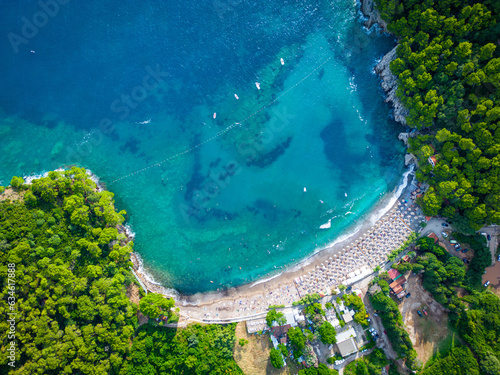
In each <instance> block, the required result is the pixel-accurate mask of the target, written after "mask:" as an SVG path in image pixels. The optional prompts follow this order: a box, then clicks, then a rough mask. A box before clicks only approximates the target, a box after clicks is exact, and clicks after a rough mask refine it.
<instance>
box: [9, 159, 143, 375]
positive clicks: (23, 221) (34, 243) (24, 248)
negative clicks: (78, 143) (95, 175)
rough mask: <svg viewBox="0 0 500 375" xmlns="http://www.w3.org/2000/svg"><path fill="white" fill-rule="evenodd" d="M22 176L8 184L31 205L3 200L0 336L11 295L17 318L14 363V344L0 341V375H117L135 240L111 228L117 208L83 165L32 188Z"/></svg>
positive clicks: (125, 345)
mask: <svg viewBox="0 0 500 375" xmlns="http://www.w3.org/2000/svg"><path fill="white" fill-rule="evenodd" d="M21 180H22V179H16V178H13V182H14V185H15V186H16V189H18V192H19V193H20V194H24V195H25V196H27V197H30V200H29V201H23V200H17V201H14V202H10V201H8V200H3V201H2V202H0V258H1V261H0V262H1V263H2V264H3V265H7V264H9V263H10V264H12V265H13V268H12V269H14V270H15V271H13V272H7V268H6V267H2V269H1V270H0V278H1V285H2V292H1V293H2V295H1V298H0V314H1V315H2V320H1V322H0V327H1V328H0V331H2V332H6V331H7V329H8V323H7V319H8V316H7V313H8V312H11V311H12V310H9V304H8V301H9V300H8V297H9V296H10V297H15V304H14V308H15V312H16V313H17V315H16V343H17V344H16V346H17V350H16V360H15V363H16V366H15V368H12V367H9V365H8V362H9V360H8V358H7V355H6V348H7V345H8V343H9V342H10V341H11V340H9V339H8V336H7V335H1V340H2V346H1V351H2V356H1V359H0V372H2V373H6V372H7V371H8V369H10V373H11V374H43V373H54V374H55V373H57V374H76V373H81V374H95V373H118V372H119V370H120V368H121V366H122V363H123V360H124V358H125V357H126V356H127V355H128V354H129V350H130V347H129V343H130V337H131V335H132V333H133V331H134V329H135V327H136V325H137V318H136V311H137V307H136V306H134V305H132V304H131V303H130V301H129V299H128V298H127V296H126V290H125V286H126V285H129V284H130V283H131V282H132V281H133V277H132V275H131V273H130V271H129V268H130V262H129V256H130V252H131V249H132V243H127V242H126V241H125V239H126V238H125V236H123V235H119V234H118V231H117V230H116V228H115V226H116V224H117V222H123V214H124V212H122V213H117V212H116V211H115V208H114V204H113V199H112V196H113V195H112V194H111V193H109V192H98V191H97V190H96V186H95V183H94V182H92V180H90V179H89V178H88V175H87V174H86V173H85V170H83V169H78V168H72V169H71V170H69V171H65V172H51V173H49V176H48V177H45V178H41V179H38V180H35V181H34V182H33V183H32V184H31V185H24V181H21ZM49 189H50V191H49ZM103 197H107V198H106V199H105V200H103ZM77 211H79V212H85V214H83V215H80V216H79V215H74V213H75V212H77ZM97 211H99V212H101V211H105V212H109V213H112V214H110V215H108V217H101V216H99V215H98V214H97V213H96V212H97ZM76 216H78V220H77V219H75V217H76ZM108 218H112V219H113V220H111V221H108V220H107V219H108ZM8 279H11V280H15V287H14V290H12V289H10V288H9V282H8V281H9V280H8ZM9 292H11V294H9Z"/></svg>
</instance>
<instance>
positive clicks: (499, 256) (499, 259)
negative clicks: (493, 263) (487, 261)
mask: <svg viewBox="0 0 500 375" xmlns="http://www.w3.org/2000/svg"><path fill="white" fill-rule="evenodd" d="M497 262H500V254H498V259H497Z"/></svg>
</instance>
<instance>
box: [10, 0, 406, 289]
mask: <svg viewBox="0 0 500 375" xmlns="http://www.w3.org/2000/svg"><path fill="white" fill-rule="evenodd" d="M0 8H2V9H1V10H2V11H1V12H0V31H1V35H9V33H11V32H12V33H15V34H17V35H19V36H22V35H23V34H22V31H23V23H24V21H23V18H22V17H26V19H27V20H31V21H33V17H35V18H36V17H38V18H39V19H38V22H39V21H40V20H43V19H42V18H40V17H42V16H40V14H39V13H37V12H43V10H42V9H41V8H40V5H38V4H37V3H36V2H32V1H19V2H15V4H14V2H9V3H8V4H5V3H0ZM53 13H56V14H54V17H50V16H49V17H47V24H46V25H45V26H41V27H38V28H37V29H38V30H37V32H36V33H35V34H36V35H33V36H30V38H25V40H24V41H25V42H26V43H24V41H23V43H20V44H18V45H17V44H16V43H10V41H9V38H8V37H6V38H3V39H2V40H1V41H0V54H1V56H3V58H2V59H0V75H1V77H0V107H1V113H0V180H1V181H3V183H4V184H6V183H8V181H9V180H10V178H11V177H12V176H13V175H29V174H33V173H40V172H42V171H44V170H50V169H54V168H57V167H60V166H64V165H70V164H78V165H82V166H85V167H87V168H89V169H91V170H92V171H93V172H94V173H96V174H97V175H98V176H100V178H101V179H102V181H103V182H104V183H106V184H107V186H108V188H109V189H111V190H112V191H114V192H115V193H116V199H117V202H118V206H119V207H120V208H124V209H126V210H127V212H128V213H129V217H128V220H129V223H130V224H131V227H132V228H133V230H134V231H135V233H136V240H135V243H136V246H135V248H136V250H137V251H138V252H139V254H141V256H142V258H143V259H144V263H145V265H146V266H147V267H148V268H149V269H150V272H151V274H152V275H153V276H154V278H155V279H156V280H157V281H159V282H162V283H164V284H165V285H167V286H169V287H175V288H176V289H178V290H179V291H182V292H184V293H194V292H199V291H207V290H214V289H217V288H226V287H230V286H236V285H240V284H242V283H246V282H250V281H252V280H255V279H257V278H259V277H264V276H265V277H268V274H270V273H271V274H272V273H273V272H276V271H279V270H282V269H284V266H285V265H287V266H288V265H290V264H292V263H294V262H297V261H299V260H300V259H302V258H304V257H306V256H307V255H309V254H311V253H312V252H314V250H315V249H317V248H319V247H322V246H324V245H325V244H326V243H329V242H331V241H333V240H334V239H335V238H336V237H338V236H339V234H340V233H341V232H342V231H344V230H346V228H348V227H349V226H350V225H351V224H353V222H354V220H358V219H360V218H361V217H362V216H363V215H365V214H366V213H367V212H368V211H369V209H370V208H371V207H373V205H374V204H375V203H376V202H377V200H378V199H379V198H380V195H381V194H384V193H386V192H387V191H389V190H392V189H393V188H394V186H395V185H396V183H397V182H398V180H399V178H400V176H401V173H402V157H401V156H402V152H403V149H402V147H401V145H400V144H399V143H398V141H397V138H396V134H397V132H398V128H397V126H396V125H395V124H394V122H393V121H392V120H391V119H390V114H389V107H388V106H387V105H386V104H384V103H383V97H382V93H381V91H380V89H379V85H378V79H377V77H376V76H375V75H374V74H373V72H372V70H373V66H374V64H375V62H376V60H377V59H379V58H380V57H382V56H383V54H385V53H386V52H388V51H389V50H390V49H391V48H392V47H393V46H394V45H395V42H394V40H393V39H392V38H390V37H388V36H384V35H377V33H376V32H374V31H371V32H367V31H366V30H363V28H362V26H361V23H360V21H359V12H358V7H357V5H356V4H355V3H353V2H352V1H344V0H342V1H288V2H282V1H269V2H266V3H262V2H254V1H242V0H232V1H228V2H224V1H219V0H216V1H215V2H206V3H201V4H200V2H195V1H184V2H182V4H181V3H179V4H177V3H175V2H173V1H164V2H153V1H144V2H141V3H140V4H139V3H134V4H129V3H123V2H118V1H108V2H104V3H103V2H96V1H88V2H85V3H84V4H81V3H76V2H70V3H68V4H66V5H60V6H59V9H58V10H57V12H55V11H53ZM37 14H38V15H37ZM39 24H40V22H39ZM24 31H26V30H24ZM32 31H33V30H32ZM11 40H12V34H11ZM15 40H16V41H19V39H15ZM13 47H17V48H18V51H17V53H16V51H15V49H16V48H13ZM281 59H283V63H284V64H282V61H281ZM256 83H259V86H260V90H259V89H257V85H256ZM235 94H236V95H237V96H238V99H237V98H236V96H235ZM214 113H216V116H215V119H214ZM330 219H331V227H330V228H328V229H320V226H321V225H322V224H325V223H327V222H328V220H330Z"/></svg>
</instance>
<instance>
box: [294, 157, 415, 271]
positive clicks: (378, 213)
mask: <svg viewBox="0 0 500 375" xmlns="http://www.w3.org/2000/svg"><path fill="white" fill-rule="evenodd" d="M414 170H415V166H414V165H413V164H412V165H410V168H409V169H408V170H407V171H406V172H404V173H403V175H402V176H401V183H400V184H399V185H398V186H397V188H395V189H394V194H393V196H391V197H390V198H389V199H388V201H387V204H384V205H383V206H382V207H381V208H380V209H377V210H374V211H372V212H370V213H369V217H368V218H367V219H366V220H360V221H359V223H357V224H356V225H355V226H351V227H350V228H349V229H348V230H349V232H347V233H345V234H342V235H340V236H339V237H337V238H336V239H335V240H333V241H332V242H329V243H328V244H326V245H324V246H321V247H318V248H317V249H316V250H314V252H313V253H312V254H311V255H310V256H308V257H307V258H306V259H304V260H302V261H301V262H299V263H297V264H296V265H295V266H294V267H293V268H292V270H294V271H297V270H299V269H300V268H302V267H303V266H306V265H308V264H310V263H311V262H312V258H313V257H314V256H315V255H316V254H317V253H319V252H321V251H323V250H326V249H329V248H332V247H334V246H335V245H337V244H339V243H341V242H343V241H345V240H348V239H349V238H351V237H354V236H356V234H357V233H358V232H359V231H360V230H361V229H362V228H363V227H364V226H365V225H366V222H369V223H370V225H374V224H375V223H376V222H377V221H378V220H380V218H381V217H382V216H384V215H385V214H386V213H387V212H388V211H389V210H390V209H391V208H392V207H393V206H394V204H395V203H396V202H397V200H398V199H399V197H400V196H401V194H402V193H403V191H404V190H405V189H406V187H407V186H408V180H409V176H410V175H412V174H414ZM388 196H390V194H386V195H385V197H388ZM348 213H351V212H347V213H346V215H347V214H348Z"/></svg>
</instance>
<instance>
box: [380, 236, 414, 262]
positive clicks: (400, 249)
mask: <svg viewBox="0 0 500 375" xmlns="http://www.w3.org/2000/svg"><path fill="white" fill-rule="evenodd" d="M417 237H418V234H417V233H415V232H411V233H410V235H409V236H408V238H407V239H406V241H405V242H403V244H402V245H401V246H400V247H398V248H397V249H395V250H393V251H391V252H390V253H389V255H388V256H387V259H388V260H390V261H391V262H393V261H394V260H395V259H396V258H397V257H398V255H399V254H401V253H402V252H403V251H405V250H406V249H407V248H408V246H410V244H411V243H412V242H413V241H415V240H416V239H417ZM379 269H380V268H379ZM374 271H375V270H374Z"/></svg>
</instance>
